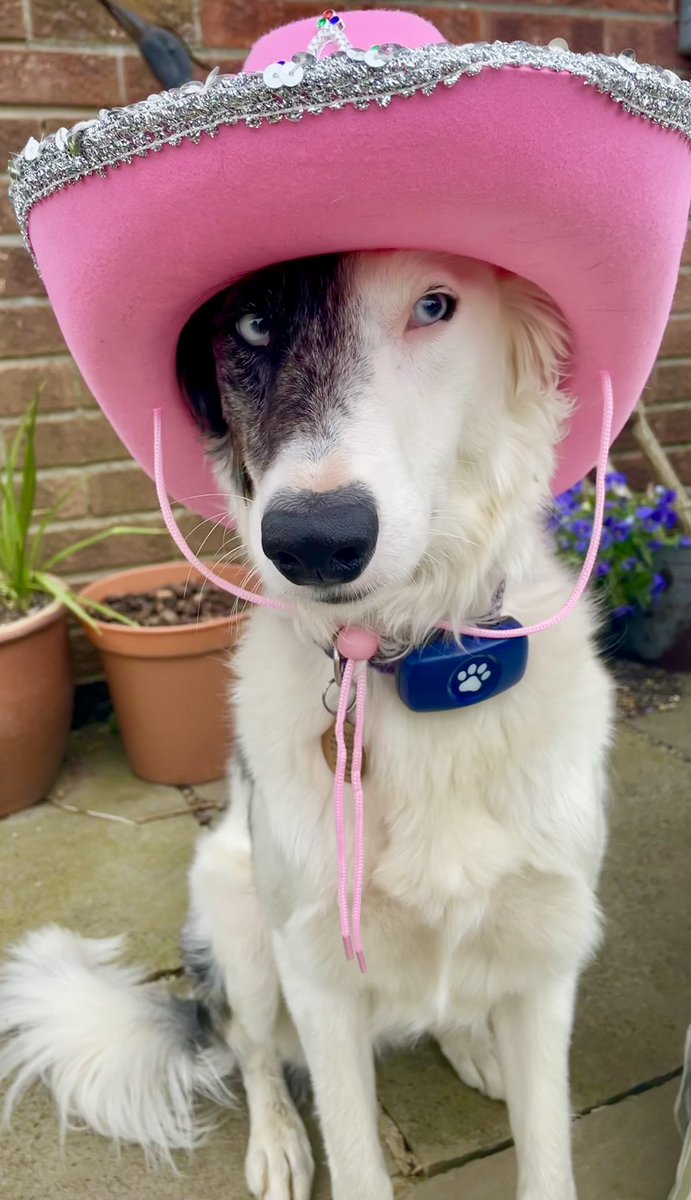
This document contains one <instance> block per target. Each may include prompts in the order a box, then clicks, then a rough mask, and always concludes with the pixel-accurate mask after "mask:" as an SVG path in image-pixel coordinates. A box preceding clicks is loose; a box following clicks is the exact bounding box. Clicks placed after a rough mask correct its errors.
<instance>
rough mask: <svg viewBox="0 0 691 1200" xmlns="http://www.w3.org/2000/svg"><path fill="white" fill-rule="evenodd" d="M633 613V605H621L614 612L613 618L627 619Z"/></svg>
mask: <svg viewBox="0 0 691 1200" xmlns="http://www.w3.org/2000/svg"><path fill="white" fill-rule="evenodd" d="M632 612H633V604H619V605H617V607H616V608H615V609H613V610H612V616H613V617H627V616H628V615H629V613H632Z"/></svg>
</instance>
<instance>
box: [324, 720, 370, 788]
mask: <svg viewBox="0 0 691 1200" xmlns="http://www.w3.org/2000/svg"><path fill="white" fill-rule="evenodd" d="M343 737H344V740H345V744H346V754H347V758H346V773H345V777H346V783H352V767H353V747H354V745H355V730H354V729H353V726H352V725H351V724H350V722H349V721H346V722H345V724H344V726H343ZM322 752H323V754H324V758H325V759H326V764H327V766H328V768H329V770H330V771H331V773H332V775H335V774H336V762H337V759H338V744H337V742H336V722H335V721H334V722H332V724H331V725H329V728H328V729H327V730H326V732H325V733H324V734H323V735H322ZM366 769H367V760H366V757H365V750H364V747H363V750H362V768H361V771H360V775H361V777H362V778H364V776H365V771H366Z"/></svg>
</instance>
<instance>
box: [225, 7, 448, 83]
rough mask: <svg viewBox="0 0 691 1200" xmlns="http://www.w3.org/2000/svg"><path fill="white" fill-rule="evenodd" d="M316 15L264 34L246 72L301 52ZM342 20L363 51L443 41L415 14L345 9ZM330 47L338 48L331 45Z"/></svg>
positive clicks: (435, 31)
mask: <svg viewBox="0 0 691 1200" xmlns="http://www.w3.org/2000/svg"><path fill="white" fill-rule="evenodd" d="M319 15H320V14H319V13H316V14H315V17H314V20H309V19H307V20H304V21H291V22H290V24H289V25H281V26H280V27H279V28H278V29H272V30H271V32H270V33H265V34H264V36H263V37H260V38H259V40H258V41H256V42H255V43H254V46H253V47H252V49H251V50H250V52H249V54H248V56H247V59H246V61H245V65H244V68H243V70H244V71H246V72H248V73H249V72H252V71H263V70H264V69H265V68H266V67H268V66H269V65H270V64H271V63H273V62H276V61H277V60H279V59H289V58H291V57H292V55H293V54H300V53H301V52H304V51H305V50H306V49H307V47H308V45H309V44H310V42H311V41H312V38H313V37H314V35H315V33H316V32H317V20H318V18H319ZM342 19H343V24H344V26H345V32H346V34H347V37H348V40H349V41H350V43H351V45H353V46H357V47H359V48H360V49H362V50H368V49H369V48H370V46H377V45H383V44H386V43H391V42H393V43H396V44H397V45H399V46H406V47H408V48H409V49H417V48H418V47H419V46H431V45H433V44H434V43H437V42H443V41H444V40H445V39H444V38H443V37H442V35H441V34H440V32H439V30H438V29H437V28H436V27H435V26H434V25H432V23H431V22H430V21H425V20H424V18H423V17H419V16H418V15H417V13H412V12H396V11H391V10H387V9H374V10H371V11H368V12H361V11H355V12H346V13H345V14H343V18H342ZM333 49H334V50H336V49H338V47H337V46H334V47H333ZM327 53H329V51H328V50H327Z"/></svg>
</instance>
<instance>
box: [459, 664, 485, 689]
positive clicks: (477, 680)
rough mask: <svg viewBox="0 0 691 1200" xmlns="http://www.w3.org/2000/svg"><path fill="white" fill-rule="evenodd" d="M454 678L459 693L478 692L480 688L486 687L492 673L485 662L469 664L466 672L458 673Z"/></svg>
mask: <svg viewBox="0 0 691 1200" xmlns="http://www.w3.org/2000/svg"><path fill="white" fill-rule="evenodd" d="M456 678H457V680H458V690H459V692H480V691H482V688H484V687H487V685H488V683H489V681H490V679H491V678H492V672H491V670H490V668H489V666H488V665H487V663H485V662H481V663H474V662H471V663H470V666H469V667H468V668H467V669H466V670H463V671H459V672H458V675H457V676H456Z"/></svg>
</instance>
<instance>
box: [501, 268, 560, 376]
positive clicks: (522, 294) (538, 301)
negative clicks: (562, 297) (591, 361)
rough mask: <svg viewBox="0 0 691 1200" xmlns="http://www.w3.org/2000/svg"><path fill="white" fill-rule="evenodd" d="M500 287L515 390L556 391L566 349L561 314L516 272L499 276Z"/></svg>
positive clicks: (544, 295) (538, 289)
mask: <svg viewBox="0 0 691 1200" xmlns="http://www.w3.org/2000/svg"><path fill="white" fill-rule="evenodd" d="M501 290H502V297H503V302H504V305H505V311H506V314H507V319H508V327H509V338H510V354H511V365H512V370H513V373H514V387H515V391H516V393H517V394H519V395H520V394H525V393H526V392H529V393H538V394H540V393H542V394H544V393H545V392H554V391H556V390H557V389H558V387H559V384H560V382H561V380H562V378H563V376H564V367H565V364H566V362H567V360H568V349H569V348H568V334H567V330H566V325H565V324H564V321H563V319H562V317H561V314H560V313H559V311H558V310H557V308H556V307H555V305H554V303H553V302H552V301H551V300H550V298H549V296H547V295H546V293H545V292H543V291H542V290H541V289H540V288H539V287H537V286H536V285H535V284H533V283H528V281H527V280H525V279H521V278H520V277H519V276H517V275H506V276H505V277H504V278H502V280H501Z"/></svg>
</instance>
